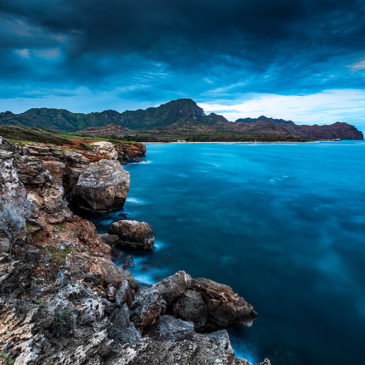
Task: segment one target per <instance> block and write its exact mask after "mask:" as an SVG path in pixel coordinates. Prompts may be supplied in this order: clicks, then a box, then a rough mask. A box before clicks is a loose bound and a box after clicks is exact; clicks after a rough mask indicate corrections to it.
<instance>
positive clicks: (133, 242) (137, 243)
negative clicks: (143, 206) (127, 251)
mask: <svg viewBox="0 0 365 365" xmlns="http://www.w3.org/2000/svg"><path fill="white" fill-rule="evenodd" d="M109 234H113V235H117V236H118V237H119V241H118V244H119V245H120V246H122V247H128V248H136V249H142V250H152V249H153V245H154V242H155V236H154V234H153V232H152V227H151V225H149V224H148V223H146V222H138V221H133V220H121V221H118V222H114V223H113V224H112V225H111V227H110V229H109Z"/></svg>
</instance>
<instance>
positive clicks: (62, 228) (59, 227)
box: [53, 223, 67, 232]
mask: <svg viewBox="0 0 365 365" xmlns="http://www.w3.org/2000/svg"><path fill="white" fill-rule="evenodd" d="M53 228H54V229H55V230H56V231H57V232H65V231H66V229H67V226H66V223H62V224H55V225H53Z"/></svg>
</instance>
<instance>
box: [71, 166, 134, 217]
mask: <svg viewBox="0 0 365 365" xmlns="http://www.w3.org/2000/svg"><path fill="white" fill-rule="evenodd" d="M128 191H129V172H127V171H125V170H124V169H123V168H122V166H121V165H120V163H119V162H118V161H112V160H100V161H98V162H95V163H91V164H89V166H87V167H86V168H85V169H84V170H83V171H82V172H81V174H80V176H79V178H78V181H77V184H76V186H75V187H74V191H73V194H72V195H73V198H72V200H73V203H74V205H75V206H77V208H79V209H81V210H83V211H86V212H90V213H95V214H105V213H108V212H111V211H113V210H118V209H122V208H123V205H124V203H125V200H126V197H127V193H128Z"/></svg>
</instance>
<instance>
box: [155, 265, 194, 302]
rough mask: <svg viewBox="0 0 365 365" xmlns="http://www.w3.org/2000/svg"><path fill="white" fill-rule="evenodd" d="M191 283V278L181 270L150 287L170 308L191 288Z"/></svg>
mask: <svg viewBox="0 0 365 365" xmlns="http://www.w3.org/2000/svg"><path fill="white" fill-rule="evenodd" d="M191 281H192V278H191V276H190V275H189V274H187V273H186V272H185V271H182V270H181V271H178V272H177V273H175V274H174V275H171V276H168V277H167V278H165V279H163V280H162V281H160V282H159V283H157V284H154V285H152V287H153V288H155V289H157V290H158V291H159V292H160V293H161V295H162V297H163V299H164V300H165V301H166V303H167V305H168V306H170V305H171V304H172V303H173V302H174V301H175V300H176V299H177V298H178V297H180V296H181V295H183V294H184V292H185V291H186V290H187V289H188V288H189V287H190V286H191Z"/></svg>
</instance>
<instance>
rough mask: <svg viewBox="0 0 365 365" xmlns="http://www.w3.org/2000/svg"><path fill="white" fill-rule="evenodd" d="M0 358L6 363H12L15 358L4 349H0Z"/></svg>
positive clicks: (10, 364) (11, 364) (9, 364)
mask: <svg viewBox="0 0 365 365" xmlns="http://www.w3.org/2000/svg"><path fill="white" fill-rule="evenodd" d="M0 360H2V361H3V362H4V364H7V365H13V364H14V362H15V360H14V358H13V356H12V355H11V354H8V353H6V352H5V351H4V350H0Z"/></svg>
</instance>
